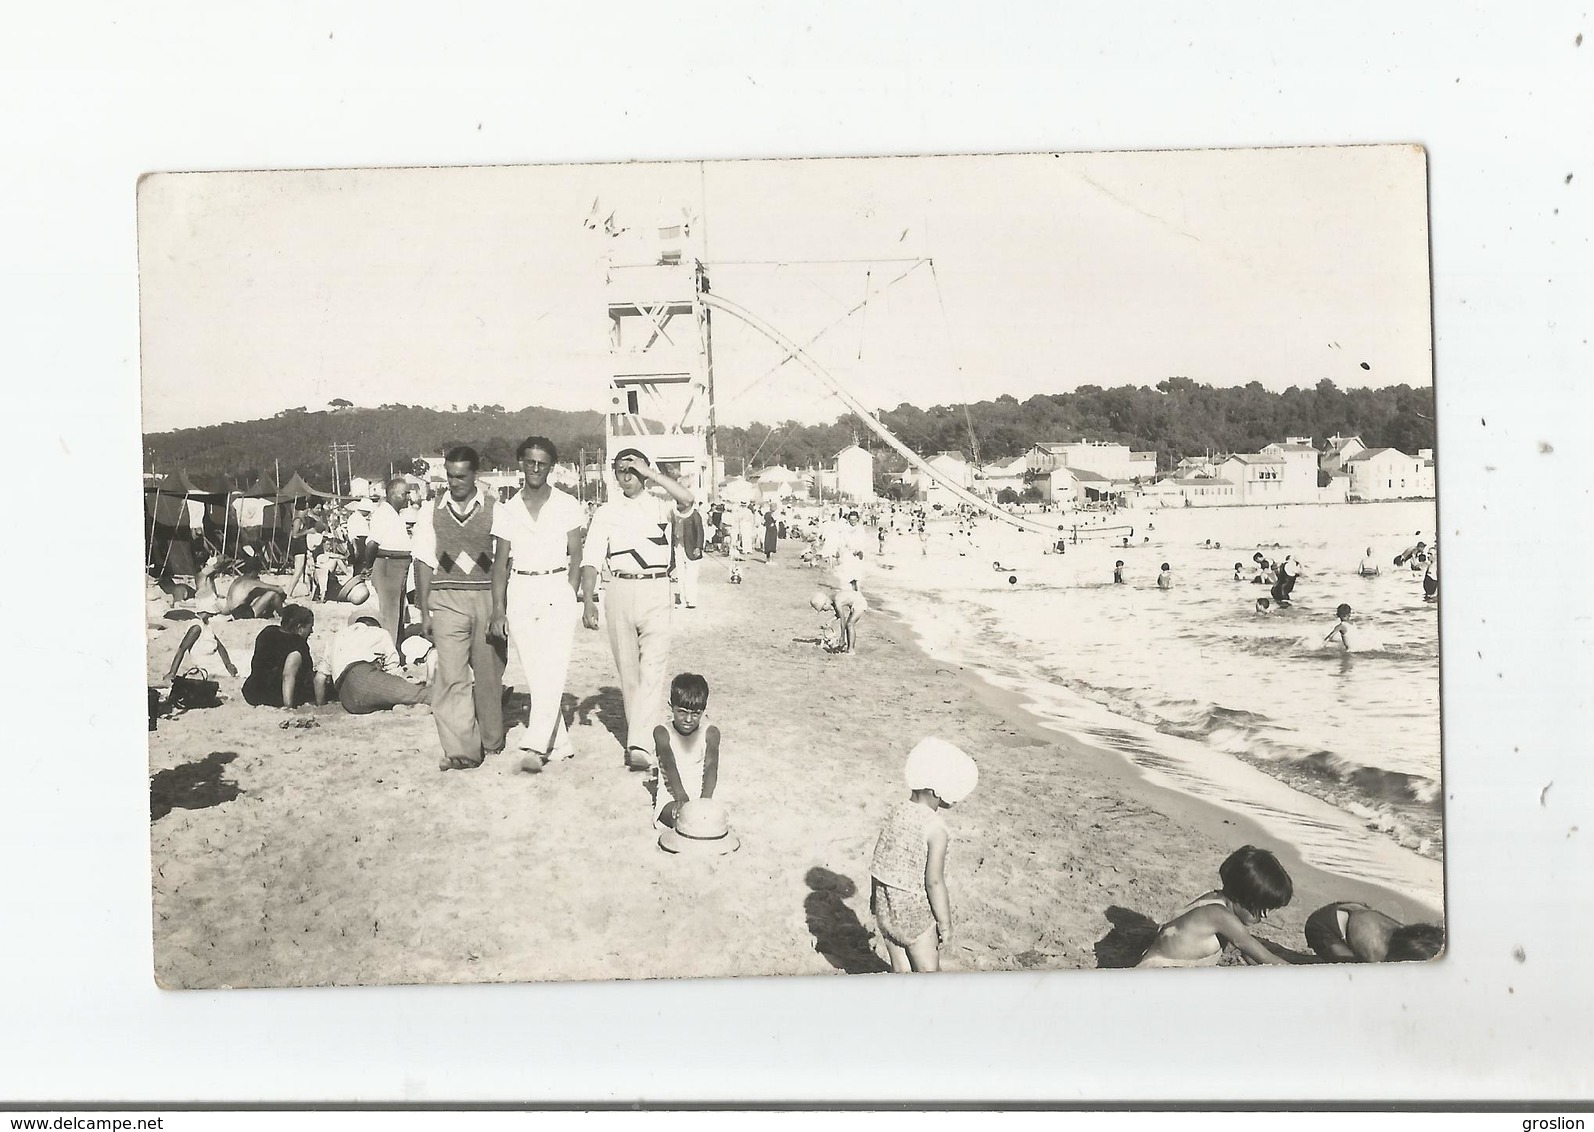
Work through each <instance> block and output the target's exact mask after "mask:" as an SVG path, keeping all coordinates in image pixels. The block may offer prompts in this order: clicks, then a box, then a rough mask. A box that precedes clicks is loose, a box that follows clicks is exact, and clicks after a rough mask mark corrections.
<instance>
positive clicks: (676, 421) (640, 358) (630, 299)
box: [603, 213, 719, 500]
mask: <svg viewBox="0 0 1594 1132" xmlns="http://www.w3.org/2000/svg"><path fill="white" fill-rule="evenodd" d="M605 227H606V228H607V229H608V234H609V235H610V236H611V237H612V238H611V239H609V240H607V241H605V243H606V250H607V253H608V254H607V256H606V262H605V268H606V271H607V278H606V282H605V290H606V293H607V298H608V310H609V363H610V364H609V390H608V404H607V412H606V413H605V417H604V422H605V423H604V438H605V442H606V449H607V459H606V460H605V461H604V469H603V477H604V481H605V483H606V484H607V486H608V488H609V491H610V497H611V498H613V497H614V496H615V495H616V494H617V493H618V488H617V487H616V486H615V483H614V473H613V471H612V470H611V468H612V466H613V463H614V457H615V454H616V453H617V452H619V451H621V450H622V449H625V448H636V449H639V450H640V451H642V452H644V453H646V454H647V457H648V459H650V460H651V461H653V463H654V464H662V465H664V466H665V468H666V469H667V470H668V471H669V472H670V473H671V474H673V475H674V476H675V477H676V478H677V479H679V480H680V481H681V482H682V483H684V484H685V485H686V486H687V487H688V488H690V489H691V490H692V492H693V494H694V495H696V496H697V498H698V499H699V500H711V499H712V498H713V496H714V494H715V492H716V488H717V484H718V479H719V477H718V475H717V471H718V469H717V468H715V467H713V466H712V465H713V459H712V457H713V451H714V439H713V436H714V362H713V351H712V346H711V343H710V320H709V309H708V307H707V305H705V303H704V302H703V296H704V295H705V294H707V293H708V287H709V281H708V272H707V270H706V269H705V268H704V266H703V262H702V259H701V258H700V247H701V243H700V237H699V236H698V235H697V233H696V232H695V231H694V229H695V228H696V227H697V225H696V224H694V222H693V219H692V217H690V216H689V215H686V214H684V213H683V214H682V215H681V216H680V218H679V219H678V220H677V221H676V222H674V223H671V224H667V225H654V226H651V227H645V228H631V229H625V230H621V231H616V230H615V229H614V227H613V218H612V217H611V218H610V220H609V221H606V222H605Z"/></svg>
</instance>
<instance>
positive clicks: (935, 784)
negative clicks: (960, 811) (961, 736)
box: [904, 735, 980, 806]
mask: <svg viewBox="0 0 1594 1132" xmlns="http://www.w3.org/2000/svg"><path fill="white" fill-rule="evenodd" d="M904 773H905V777H906V778H907V782H908V789H909V790H934V791H935V793H936V796H937V797H938V798H940V799H941V801H943V802H945V803H947V805H949V806H950V805H956V804H957V803H958V802H961V801H963V799H965V798H967V797H968V796H969V795H970V794H972V793H974V787H975V784H976V783H978V782H979V780H980V768H979V767H978V766H976V765H975V764H974V760H973V759H972V758H970V757H969V756H968V754H967V753H966V752H964V751H963V749H962V748H960V747H957V746H954V745H953V744H951V743H948V742H947V741H946V740H945V739H937V738H936V737H935V736H933V735H932V736H929V737H928V738H924V739H920V740H919V743H918V745H917V746H916V747H914V748H913V750H912V751H911V752H909V754H908V765H907V768H906V770H905V772H904Z"/></svg>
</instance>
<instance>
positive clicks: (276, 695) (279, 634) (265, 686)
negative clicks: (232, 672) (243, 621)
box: [243, 605, 315, 708]
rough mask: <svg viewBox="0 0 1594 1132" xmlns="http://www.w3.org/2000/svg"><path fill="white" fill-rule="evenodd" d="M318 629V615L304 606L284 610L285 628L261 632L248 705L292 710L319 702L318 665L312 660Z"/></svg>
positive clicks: (248, 684) (247, 682) (247, 688)
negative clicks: (312, 638)
mask: <svg viewBox="0 0 1594 1132" xmlns="http://www.w3.org/2000/svg"><path fill="white" fill-rule="evenodd" d="M314 628H315V614H314V613H311V612H310V611H309V610H308V609H306V608H305V607H304V606H302V605H289V606H285V607H284V608H283V610H282V624H280V625H267V626H265V627H264V628H262V629H261V630H260V635H259V636H257V637H256V638H255V655H254V658H253V660H252V661H251V662H250V667H249V678H248V679H247V680H245V681H244V687H243V692H244V699H245V700H246V701H247V702H248V703H250V704H252V705H254V706H255V707H287V708H291V707H294V706H296V705H299V704H306V703H309V702H310V701H311V700H313V699H314V698H315V679H314V669H315V664H314V662H313V661H312V660H311V659H310V633H311V631H312V630H313V629H314Z"/></svg>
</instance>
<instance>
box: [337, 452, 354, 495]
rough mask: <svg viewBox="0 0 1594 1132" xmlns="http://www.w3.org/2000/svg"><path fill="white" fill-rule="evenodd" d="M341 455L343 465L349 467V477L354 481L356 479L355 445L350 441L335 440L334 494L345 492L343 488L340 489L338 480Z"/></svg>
mask: <svg viewBox="0 0 1594 1132" xmlns="http://www.w3.org/2000/svg"><path fill="white" fill-rule="evenodd" d="M339 456H342V457H343V466H344V468H345V469H347V471H348V473H349V475H348V479H349V480H350V481H351V482H352V481H353V479H354V445H353V444H350V443H347V442H341V441H334V442H333V444H332V494H333V495H342V494H343V492H342V490H340V486H339V480H338V457H339Z"/></svg>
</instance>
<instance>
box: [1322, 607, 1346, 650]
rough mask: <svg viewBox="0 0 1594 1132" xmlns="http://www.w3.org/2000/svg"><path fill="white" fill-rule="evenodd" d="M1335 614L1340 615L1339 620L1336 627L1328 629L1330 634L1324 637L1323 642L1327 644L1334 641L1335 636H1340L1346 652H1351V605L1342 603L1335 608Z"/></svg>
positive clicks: (1340, 641) (1342, 646)
mask: <svg viewBox="0 0 1594 1132" xmlns="http://www.w3.org/2000/svg"><path fill="white" fill-rule="evenodd" d="M1334 615H1335V616H1336V617H1338V618H1339V620H1338V621H1336V622H1335V623H1334V627H1333V628H1332V629H1330V630H1329V631H1328V636H1326V637H1324V638H1323V643H1324V644H1325V645H1326V644H1328V643H1330V642H1331V641H1333V639H1334V638H1335V637H1338V638H1339V644H1340V648H1341V649H1343V650H1344V651H1345V652H1350V606H1348V605H1341V606H1340V607H1339V608H1338V609H1336V610H1334Z"/></svg>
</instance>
